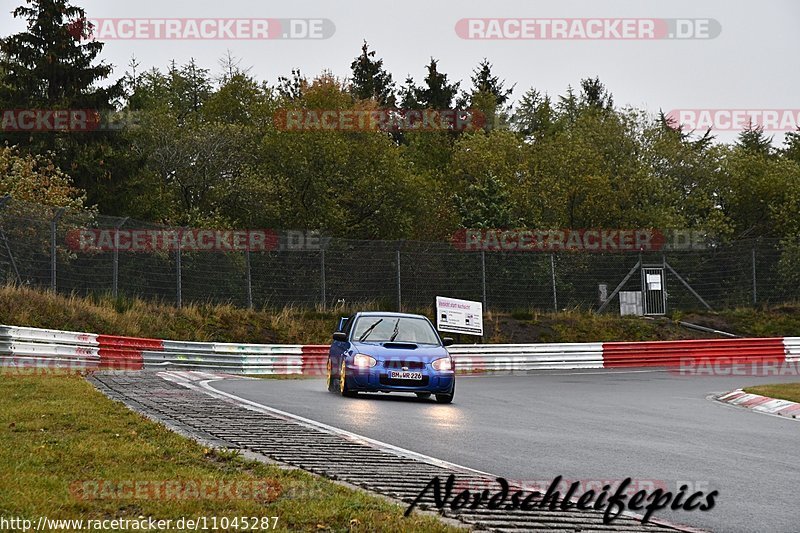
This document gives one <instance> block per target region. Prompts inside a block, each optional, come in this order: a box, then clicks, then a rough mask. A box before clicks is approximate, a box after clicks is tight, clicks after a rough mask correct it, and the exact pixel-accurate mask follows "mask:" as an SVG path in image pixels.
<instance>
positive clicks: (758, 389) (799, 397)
mask: <svg viewBox="0 0 800 533" xmlns="http://www.w3.org/2000/svg"><path fill="white" fill-rule="evenodd" d="M744 391H745V392H747V393H749V394H760V395H761V396H767V397H769V398H776V399H778V400H789V401H790V402H798V403H800V383H776V384H775V385H756V386H754V387H747V388H746V389H744Z"/></svg>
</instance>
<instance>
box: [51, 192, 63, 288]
mask: <svg viewBox="0 0 800 533" xmlns="http://www.w3.org/2000/svg"><path fill="white" fill-rule="evenodd" d="M63 214H64V208H63V207H62V208H60V209H59V210H58V211H56V214H55V216H54V217H53V220H51V221H50V290H52V291H53V292H56V288H57V284H56V251H57V250H56V229H57V226H58V220H59V219H60V218H61V215H63Z"/></svg>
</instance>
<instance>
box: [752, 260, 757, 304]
mask: <svg viewBox="0 0 800 533" xmlns="http://www.w3.org/2000/svg"><path fill="white" fill-rule="evenodd" d="M752 251H753V253H752V259H753V305H757V304H758V291H757V290H756V247H755V246H753V250H752Z"/></svg>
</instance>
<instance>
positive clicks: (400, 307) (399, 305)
mask: <svg viewBox="0 0 800 533" xmlns="http://www.w3.org/2000/svg"><path fill="white" fill-rule="evenodd" d="M396 258H397V311H398V312H402V311H403V300H402V293H401V290H400V250H397V255H396Z"/></svg>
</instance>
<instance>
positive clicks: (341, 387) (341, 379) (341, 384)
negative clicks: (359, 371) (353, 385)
mask: <svg viewBox="0 0 800 533" xmlns="http://www.w3.org/2000/svg"><path fill="white" fill-rule="evenodd" d="M345 361H346V360H345V358H344V357H342V370H341V372H339V391H341V393H342V394H344V386H345V383H344V382H345V369H346V368H347V367H346V366H345Z"/></svg>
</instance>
